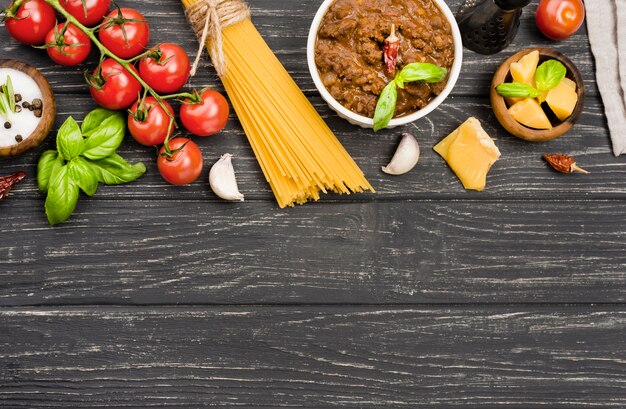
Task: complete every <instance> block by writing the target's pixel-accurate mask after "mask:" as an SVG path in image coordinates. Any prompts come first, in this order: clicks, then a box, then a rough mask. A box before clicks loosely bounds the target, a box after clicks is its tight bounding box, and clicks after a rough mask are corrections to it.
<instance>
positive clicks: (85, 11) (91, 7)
mask: <svg viewBox="0 0 626 409" xmlns="http://www.w3.org/2000/svg"><path fill="white" fill-rule="evenodd" d="M110 6H111V0H61V7H63V8H64V9H65V10H66V11H67V12H68V13H70V14H71V15H72V16H74V18H76V20H78V22H79V23H80V24H82V25H84V26H87V27H93V26H96V25H98V24H100V22H102V19H103V18H104V15H105V14H107V13H108V12H109V7H110Z"/></svg>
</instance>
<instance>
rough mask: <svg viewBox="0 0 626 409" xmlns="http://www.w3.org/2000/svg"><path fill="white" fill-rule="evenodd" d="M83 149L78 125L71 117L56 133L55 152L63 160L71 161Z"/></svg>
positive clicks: (81, 135) (83, 143) (83, 144)
mask: <svg viewBox="0 0 626 409" xmlns="http://www.w3.org/2000/svg"><path fill="white" fill-rule="evenodd" d="M84 147H85V141H84V140H83V134H82V133H81V132H80V128H79V127H78V124H77V123H76V121H75V120H74V118H72V117H71V116H70V117H69V118H67V119H66V120H65V122H63V125H61V128H59V132H58V133H57V151H59V154H60V155H61V156H62V157H63V159H65V160H71V159H74V158H75V157H77V156H78V155H80V154H81V153H82V152H83V149H84Z"/></svg>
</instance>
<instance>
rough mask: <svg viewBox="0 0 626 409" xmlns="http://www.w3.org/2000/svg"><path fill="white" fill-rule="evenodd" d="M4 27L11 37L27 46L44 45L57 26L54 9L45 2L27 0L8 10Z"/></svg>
mask: <svg viewBox="0 0 626 409" xmlns="http://www.w3.org/2000/svg"><path fill="white" fill-rule="evenodd" d="M5 11H6V13H7V14H6V20H5V21H4V25H5V27H6V28H7V31H8V32H9V34H10V35H11V37H13V38H15V39H16V40H17V41H19V42H20V43H23V44H27V45H38V44H43V43H44V42H45V40H46V35H47V34H48V32H49V31H50V30H52V29H53V28H54V26H55V25H56V16H55V14H54V9H53V8H52V7H51V6H50V5H49V4H47V3H46V2H45V1H43V0H26V1H25V2H23V3H22V4H21V5H20V6H19V7H15V5H14V4H11V5H10V6H9V7H7V8H6V10H5Z"/></svg>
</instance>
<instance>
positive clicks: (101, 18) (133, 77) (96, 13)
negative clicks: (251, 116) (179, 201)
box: [5, 0, 229, 185]
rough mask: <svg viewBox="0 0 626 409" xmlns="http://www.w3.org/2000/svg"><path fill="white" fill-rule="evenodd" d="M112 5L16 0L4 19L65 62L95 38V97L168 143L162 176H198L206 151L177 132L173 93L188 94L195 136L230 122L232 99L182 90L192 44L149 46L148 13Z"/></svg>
mask: <svg viewBox="0 0 626 409" xmlns="http://www.w3.org/2000/svg"><path fill="white" fill-rule="evenodd" d="M49 3H50V4H53V5H54V4H56V5H58V6H60V7H62V8H63V10H61V9H58V11H59V12H60V13H61V14H64V12H66V13H69V15H71V16H72V17H73V18H74V19H75V20H76V21H77V23H78V24H72V22H70V21H66V22H63V23H60V24H59V23H57V19H56V13H55V9H54V8H53V7H52V6H51V5H50V4H49ZM110 6H111V4H110V0H58V2H57V1H53V2H50V1H49V2H45V1H44V0H21V1H15V2H14V3H13V4H12V5H11V6H9V7H8V8H7V9H6V10H5V15H6V16H5V26H6V28H7V30H8V32H9V34H10V35H11V36H12V37H13V38H15V39H16V40H18V41H20V42H22V43H24V44H27V45H32V46H39V47H40V48H45V49H46V51H47V52H48V55H49V56H50V58H51V59H52V60H53V61H55V62H56V63H58V64H61V65H66V66H74V65H78V64H81V63H83V62H84V61H85V60H86V59H87V57H88V56H89V53H90V52H91V49H92V44H94V43H95V45H96V46H97V47H98V48H99V50H100V52H101V55H102V57H101V61H100V64H99V65H98V67H97V68H96V69H95V70H94V71H93V72H92V73H86V74H85V77H86V79H87V83H88V85H89V89H90V92H91V96H92V97H93V99H94V100H95V101H96V102H97V103H98V104H99V105H100V106H102V107H104V108H106V109H110V110H122V109H128V129H129V131H130V134H131V135H132V136H133V138H134V139H135V140H136V141H137V142H138V143H140V144H142V145H145V146H161V145H163V146H162V147H161V148H160V150H159V155H158V159H157V166H158V169H159V172H160V173H161V176H162V177H163V178H164V179H165V180H166V181H167V182H169V183H171V184H174V185H185V184H188V183H191V182H193V181H195V180H196V179H197V178H198V177H199V176H200V173H201V171H202V167H203V159H202V154H201V152H200V149H199V148H198V145H197V144H196V143H195V142H193V141H191V140H189V139H187V138H182V137H174V138H172V139H170V138H171V137H173V136H174V132H175V131H176V123H175V120H174V117H175V116H174V109H173V108H172V106H171V105H170V104H169V103H168V102H167V100H171V99H177V100H179V101H180V102H181V107H180V110H179V117H180V122H181V123H182V125H183V126H184V127H185V129H187V131H189V132H190V133H191V134H193V135H196V136H210V135H213V134H215V133H218V132H220V131H221V130H222V129H223V128H224V126H225V125H226V122H227V120H228V113H229V107H228V103H227V101H226V99H225V98H224V96H223V95H222V94H220V93H219V92H217V91H214V90H211V89H205V90H203V91H200V92H195V91H194V92H192V93H187V92H183V93H178V94H177V92H179V91H180V89H181V88H182V87H183V86H184V85H185V84H186V82H187V80H188V79H189V71H190V64H189V58H188V57H187V54H186V53H185V51H184V50H183V49H182V48H181V47H180V46H178V45H176V44H171V43H163V44H158V45H156V46H154V47H152V48H150V49H148V48H147V47H148V42H149V40H150V27H149V25H148V22H147V21H146V19H145V18H144V16H143V15H142V14H141V13H139V12H138V11H137V10H134V9H131V8H119V7H116V8H115V9H114V10H113V11H110ZM68 19H71V18H70V17H68ZM96 33H97V39H96ZM110 54H113V55H114V56H115V57H118V58H117V59H116V58H112V56H111V55H110ZM104 57H108V58H104ZM131 71H132V72H131ZM148 94H150V95H148Z"/></svg>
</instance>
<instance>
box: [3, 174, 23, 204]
mask: <svg viewBox="0 0 626 409" xmlns="http://www.w3.org/2000/svg"><path fill="white" fill-rule="evenodd" d="M25 177H26V173H25V172H22V171H19V172H15V173H12V174H10V175H8V176H0V200H2V199H4V198H5V197H7V196H8V195H9V192H11V189H13V186H15V185H16V184H17V183H18V182H20V181H21V180H22V179H24V178H25Z"/></svg>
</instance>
